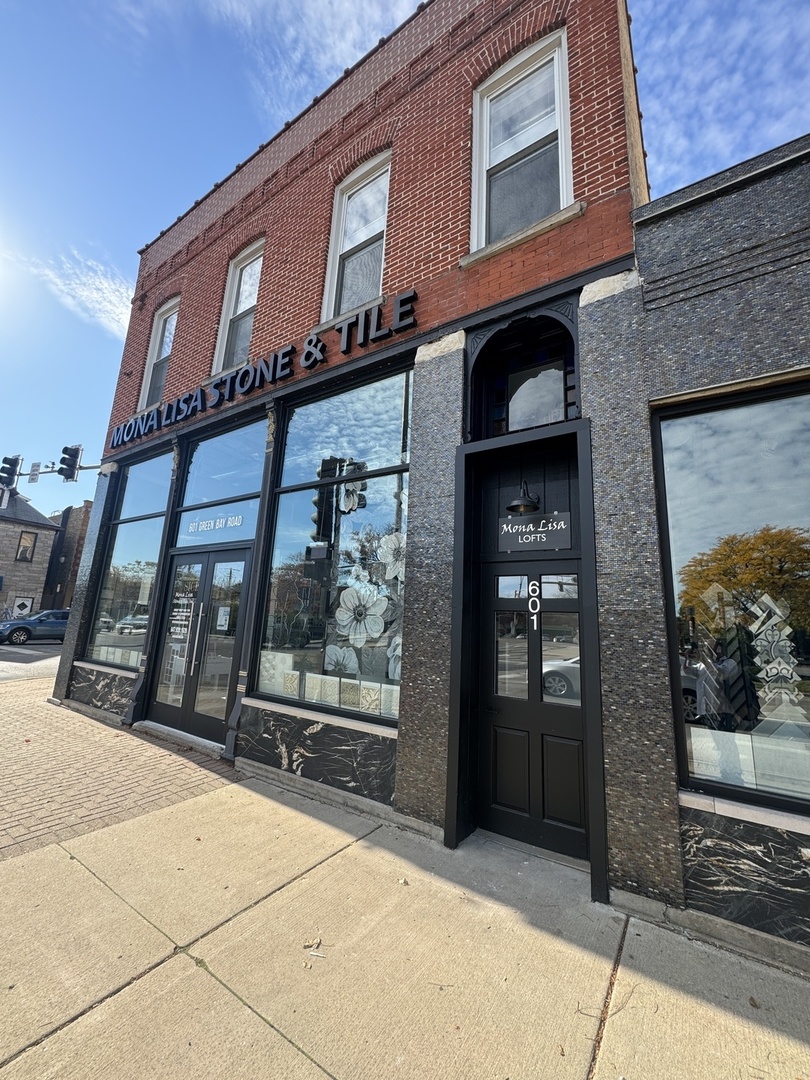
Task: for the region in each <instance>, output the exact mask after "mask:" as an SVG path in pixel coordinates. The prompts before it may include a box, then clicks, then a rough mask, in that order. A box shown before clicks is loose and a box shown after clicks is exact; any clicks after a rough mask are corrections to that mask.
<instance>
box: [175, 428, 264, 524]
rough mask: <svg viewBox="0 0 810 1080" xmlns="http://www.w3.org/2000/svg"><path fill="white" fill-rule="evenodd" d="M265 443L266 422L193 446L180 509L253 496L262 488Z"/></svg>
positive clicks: (227, 432) (204, 440)
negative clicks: (240, 496) (252, 494)
mask: <svg viewBox="0 0 810 1080" xmlns="http://www.w3.org/2000/svg"><path fill="white" fill-rule="evenodd" d="M266 443H267V420H266V419H262V420H259V421H258V422H256V423H254V424H248V425H247V426H245V427H241V428H236V429H234V430H233V431H226V432H225V433H224V434H222V435H217V436H216V437H215V438H213V439H203V440H201V441H200V442H198V443H195V444H194V446H193V447H192V451H191V460H190V462H189V467H188V474H187V476H186V484H185V490H184V493H183V506H198V505H199V504H201V503H218V502H222V503H225V502H227V501H229V500H230V499H235V498H237V497H238V496H239V495H249V494H251V493H253V492H257V491H258V490H259V489H260V488H261V486H262V471H263V469H264V455H265V448H266Z"/></svg>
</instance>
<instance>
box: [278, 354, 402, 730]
mask: <svg viewBox="0 0 810 1080" xmlns="http://www.w3.org/2000/svg"><path fill="white" fill-rule="evenodd" d="M408 386H409V382H408V376H406V375H399V376H396V377H394V378H392V379H386V380H385V381H383V382H379V383H375V384H373V385H372V386H367V387H361V388H360V389H359V390H353V391H349V392H348V393H346V394H343V395H339V396H336V397H334V398H331V399H329V400H328V401H322V402H317V403H315V404H313V405H307V406H304V407H302V408H300V409H297V410H296V411H295V412H294V414H293V415H292V417H291V420H290V424H289V429H288V430H289V435H288V441H287V447H286V450H285V459H284V470H283V483H284V488H285V489H286V490H282V491H280V492H279V494H278V501H277V505H278V510H277V519H276V531H275V544H274V548H273V560H272V568H271V577H270V589H269V594H268V600H267V608H266V616H265V627H264V641H263V645H262V653H261V661H260V668H259V678H258V689H259V690H260V691H261V692H264V693H267V694H272V695H274V696H278V697H281V698H289V699H293V700H295V701H298V702H300V703H308V704H311V705H320V706H327V707H329V708H332V709H336V710H348V711H351V712H359V713H363V714H364V715H366V716H368V717H369V718H371V717H377V718H378V719H380V718H383V719H388V720H393V719H395V718H396V717H397V716H398V714H399V683H400V668H401V662H402V615H403V610H404V599H405V537H406V532H407V507H408V498H407V495H408V488H407V473H406V471H405V467H404V466H405V464H406V463H407V457H408V426H409V424H408V408H409V404H408V401H409V395H408ZM302 481H303V484H302ZM304 485H305V486H304Z"/></svg>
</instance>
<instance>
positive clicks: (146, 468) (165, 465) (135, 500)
mask: <svg viewBox="0 0 810 1080" xmlns="http://www.w3.org/2000/svg"><path fill="white" fill-rule="evenodd" d="M172 462H173V455H172V454H162V455H161V456H160V457H156V458H150V459H149V461H142V462H140V463H139V464H138V465H130V466H129V468H128V469H127V472H126V477H125V478H124V495H123V499H122V501H121V512H120V513H119V515H118V516H119V517H120V518H135V517H145V516H146V515H147V514H162V513H164V511H165V510H166V501H167V499H168V497H169V483H170V481H171V476H172Z"/></svg>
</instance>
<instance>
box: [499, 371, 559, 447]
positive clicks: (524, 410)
mask: <svg viewBox="0 0 810 1080" xmlns="http://www.w3.org/2000/svg"><path fill="white" fill-rule="evenodd" d="M516 387H517V389H515V388H516ZM509 392H510V397H509V430H510V431H520V430H522V429H523V428H529V427H535V426H536V425H537V424H543V423H549V422H551V421H554V420H561V419H562V408H563V404H564V401H565V386H564V375H563V365H562V363H559V364H552V365H549V366H548V367H544V368H542V369H541V370H540V371H537V372H533V373H531V374H529V375H527V374H526V373H525V372H520V373H519V374H517V375H512V376H510V379H509Z"/></svg>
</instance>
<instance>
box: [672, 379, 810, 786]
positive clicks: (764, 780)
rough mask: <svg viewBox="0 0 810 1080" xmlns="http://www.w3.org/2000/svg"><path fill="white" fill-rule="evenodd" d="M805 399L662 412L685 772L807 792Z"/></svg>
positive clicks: (809, 608)
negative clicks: (683, 413)
mask: <svg viewBox="0 0 810 1080" xmlns="http://www.w3.org/2000/svg"><path fill="white" fill-rule="evenodd" d="M809 398H810V395H808V394H799V395H794V396H792V397H787V398H781V399H778V400H769V401H759V402H756V403H752V404H747V405H738V406H734V407H729V408H724V409H718V410H716V411H713V412H702V413H697V414H692V415H689V416H680V417H672V418H664V419H662V420H661V442H662V448H663V460H664V475H665V486H666V504H667V518H668V525H669V540H670V549H671V553H672V577H673V584H674V594H675V599H676V605H677V614H678V635H679V641H678V646H679V652H680V669H681V694H682V699H683V714H684V721H685V735H686V750H687V758H688V769H689V774H690V777H692V778H693V779H694V780H696V781H704V782H713V783H717V784H723V785H728V786H731V787H734V788H739V789H746V790H750V791H756V792H759V793H771V794H774V795H777V796H784V797H788V798H794V799H803V800H807V801H810V476H809V475H808V472H807V468H806V456H807V445H806V444H807V435H808V425H807V416H808V414H809V411H810V400H809Z"/></svg>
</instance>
